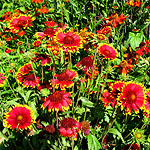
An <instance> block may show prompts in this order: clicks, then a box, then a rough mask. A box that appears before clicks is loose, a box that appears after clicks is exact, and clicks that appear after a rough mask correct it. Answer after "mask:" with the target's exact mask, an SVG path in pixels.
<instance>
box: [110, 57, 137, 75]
mask: <svg viewBox="0 0 150 150" xmlns="http://www.w3.org/2000/svg"><path fill="white" fill-rule="evenodd" d="M133 67H134V65H130V64H128V62H127V61H126V60H122V61H121V62H120V64H119V65H114V66H113V68H120V73H121V74H122V75H123V76H126V74H127V73H128V72H129V70H130V71H131V68H133Z"/></svg>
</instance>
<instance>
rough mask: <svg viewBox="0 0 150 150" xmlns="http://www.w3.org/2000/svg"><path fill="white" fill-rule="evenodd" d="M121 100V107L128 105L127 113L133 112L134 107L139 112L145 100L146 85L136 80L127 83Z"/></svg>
mask: <svg viewBox="0 0 150 150" xmlns="http://www.w3.org/2000/svg"><path fill="white" fill-rule="evenodd" d="M119 101H120V105H121V109H123V108H124V107H125V106H126V113H128V114H131V113H132V109H133V110H134V111H135V112H136V113H138V112H139V109H140V108H142V106H143V104H144V101H145V93H144V86H143V85H142V84H137V83H134V82H127V83H125V84H124V86H123V88H122V93H121V94H120V97H119Z"/></svg>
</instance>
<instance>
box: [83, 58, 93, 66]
mask: <svg viewBox="0 0 150 150" xmlns="http://www.w3.org/2000/svg"><path fill="white" fill-rule="evenodd" d="M81 64H82V65H83V66H87V67H92V66H93V60H92V59H91V58H90V57H85V58H83V59H82V60H81Z"/></svg>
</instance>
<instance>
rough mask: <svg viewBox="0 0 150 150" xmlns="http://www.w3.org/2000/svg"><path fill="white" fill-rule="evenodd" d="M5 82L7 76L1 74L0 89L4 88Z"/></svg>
mask: <svg viewBox="0 0 150 150" xmlns="http://www.w3.org/2000/svg"><path fill="white" fill-rule="evenodd" d="M5 80H6V77H5V74H4V73H0V87H3V86H4V83H5Z"/></svg>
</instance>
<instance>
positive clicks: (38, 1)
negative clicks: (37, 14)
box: [32, 0, 43, 4]
mask: <svg viewBox="0 0 150 150" xmlns="http://www.w3.org/2000/svg"><path fill="white" fill-rule="evenodd" d="M32 2H33V3H36V4H41V3H43V0H32Z"/></svg>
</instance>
